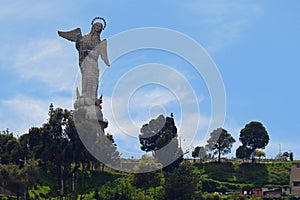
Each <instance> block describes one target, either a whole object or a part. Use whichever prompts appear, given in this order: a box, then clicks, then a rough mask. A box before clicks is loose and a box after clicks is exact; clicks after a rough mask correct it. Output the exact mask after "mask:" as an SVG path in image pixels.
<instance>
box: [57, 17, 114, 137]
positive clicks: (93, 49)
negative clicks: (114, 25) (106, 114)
mask: <svg viewBox="0 0 300 200" xmlns="http://www.w3.org/2000/svg"><path fill="white" fill-rule="evenodd" d="M96 20H102V21H103V24H102V23H101V22H96V23H95V21H96ZM91 25H92V28H91V31H90V32H89V33H88V34H86V35H83V36H82V33H81V29H80V28H76V29H74V30H71V31H58V35H59V36H61V37H63V38H65V39H67V40H69V41H71V42H75V47H76V49H77V51H78V53H79V68H80V72H81V78H82V82H81V84H82V85H81V86H82V91H81V94H80V92H79V90H78V88H77V90H76V96H77V99H76V101H75V102H74V108H75V109H76V110H78V109H79V108H84V109H85V110H86V113H87V117H86V119H88V120H95V121H98V123H99V124H100V127H101V129H102V133H104V128H106V127H107V124H108V122H107V121H106V120H104V119H103V114H102V111H101V109H102V107H101V103H102V95H101V96H100V98H99V99H98V95H97V91H98V84H99V68H98V58H99V56H100V57H101V59H102V60H103V61H104V63H105V64H106V65H107V66H110V63H109V60H108V57H107V41H106V39H104V40H102V41H101V39H100V34H101V32H102V31H103V30H104V29H105V27H106V21H105V19H104V18H102V17H95V18H94V19H93V20H92V23H91Z"/></svg>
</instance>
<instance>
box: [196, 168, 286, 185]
mask: <svg viewBox="0 0 300 200" xmlns="http://www.w3.org/2000/svg"><path fill="white" fill-rule="evenodd" d="M193 165H194V167H195V168H196V169H195V171H197V172H198V173H199V172H200V174H201V177H202V181H205V184H207V185H206V186H207V187H208V188H211V187H212V188H214V187H216V188H221V187H226V188H228V189H242V188H244V187H262V186H266V185H268V186H279V185H281V186H288V185H289V178H290V175H289V174H290V168H291V162H278V163H237V162H221V163H218V162H212V163H194V164H193Z"/></svg>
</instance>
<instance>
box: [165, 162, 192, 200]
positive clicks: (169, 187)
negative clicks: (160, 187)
mask: <svg viewBox="0 0 300 200" xmlns="http://www.w3.org/2000/svg"><path fill="white" fill-rule="evenodd" d="M196 188H197V177H196V175H195V174H194V172H193V169H192V166H191V165H190V164H189V163H182V164H181V165H180V166H179V167H178V168H177V169H175V171H174V173H172V174H170V176H169V177H168V178H167V180H166V184H165V190H166V198H165V199H170V200H171V199H172V200H181V199H194V197H195V191H196Z"/></svg>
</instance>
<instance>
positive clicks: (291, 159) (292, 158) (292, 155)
mask: <svg viewBox="0 0 300 200" xmlns="http://www.w3.org/2000/svg"><path fill="white" fill-rule="evenodd" d="M290 161H294V154H293V152H291V153H290Z"/></svg>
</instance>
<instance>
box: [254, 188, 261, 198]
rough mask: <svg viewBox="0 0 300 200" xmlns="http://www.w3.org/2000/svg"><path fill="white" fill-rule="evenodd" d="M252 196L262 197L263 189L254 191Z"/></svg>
mask: <svg viewBox="0 0 300 200" xmlns="http://www.w3.org/2000/svg"><path fill="white" fill-rule="evenodd" d="M252 195H253V196H255V197H262V196H263V192H262V188H254V189H252Z"/></svg>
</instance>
